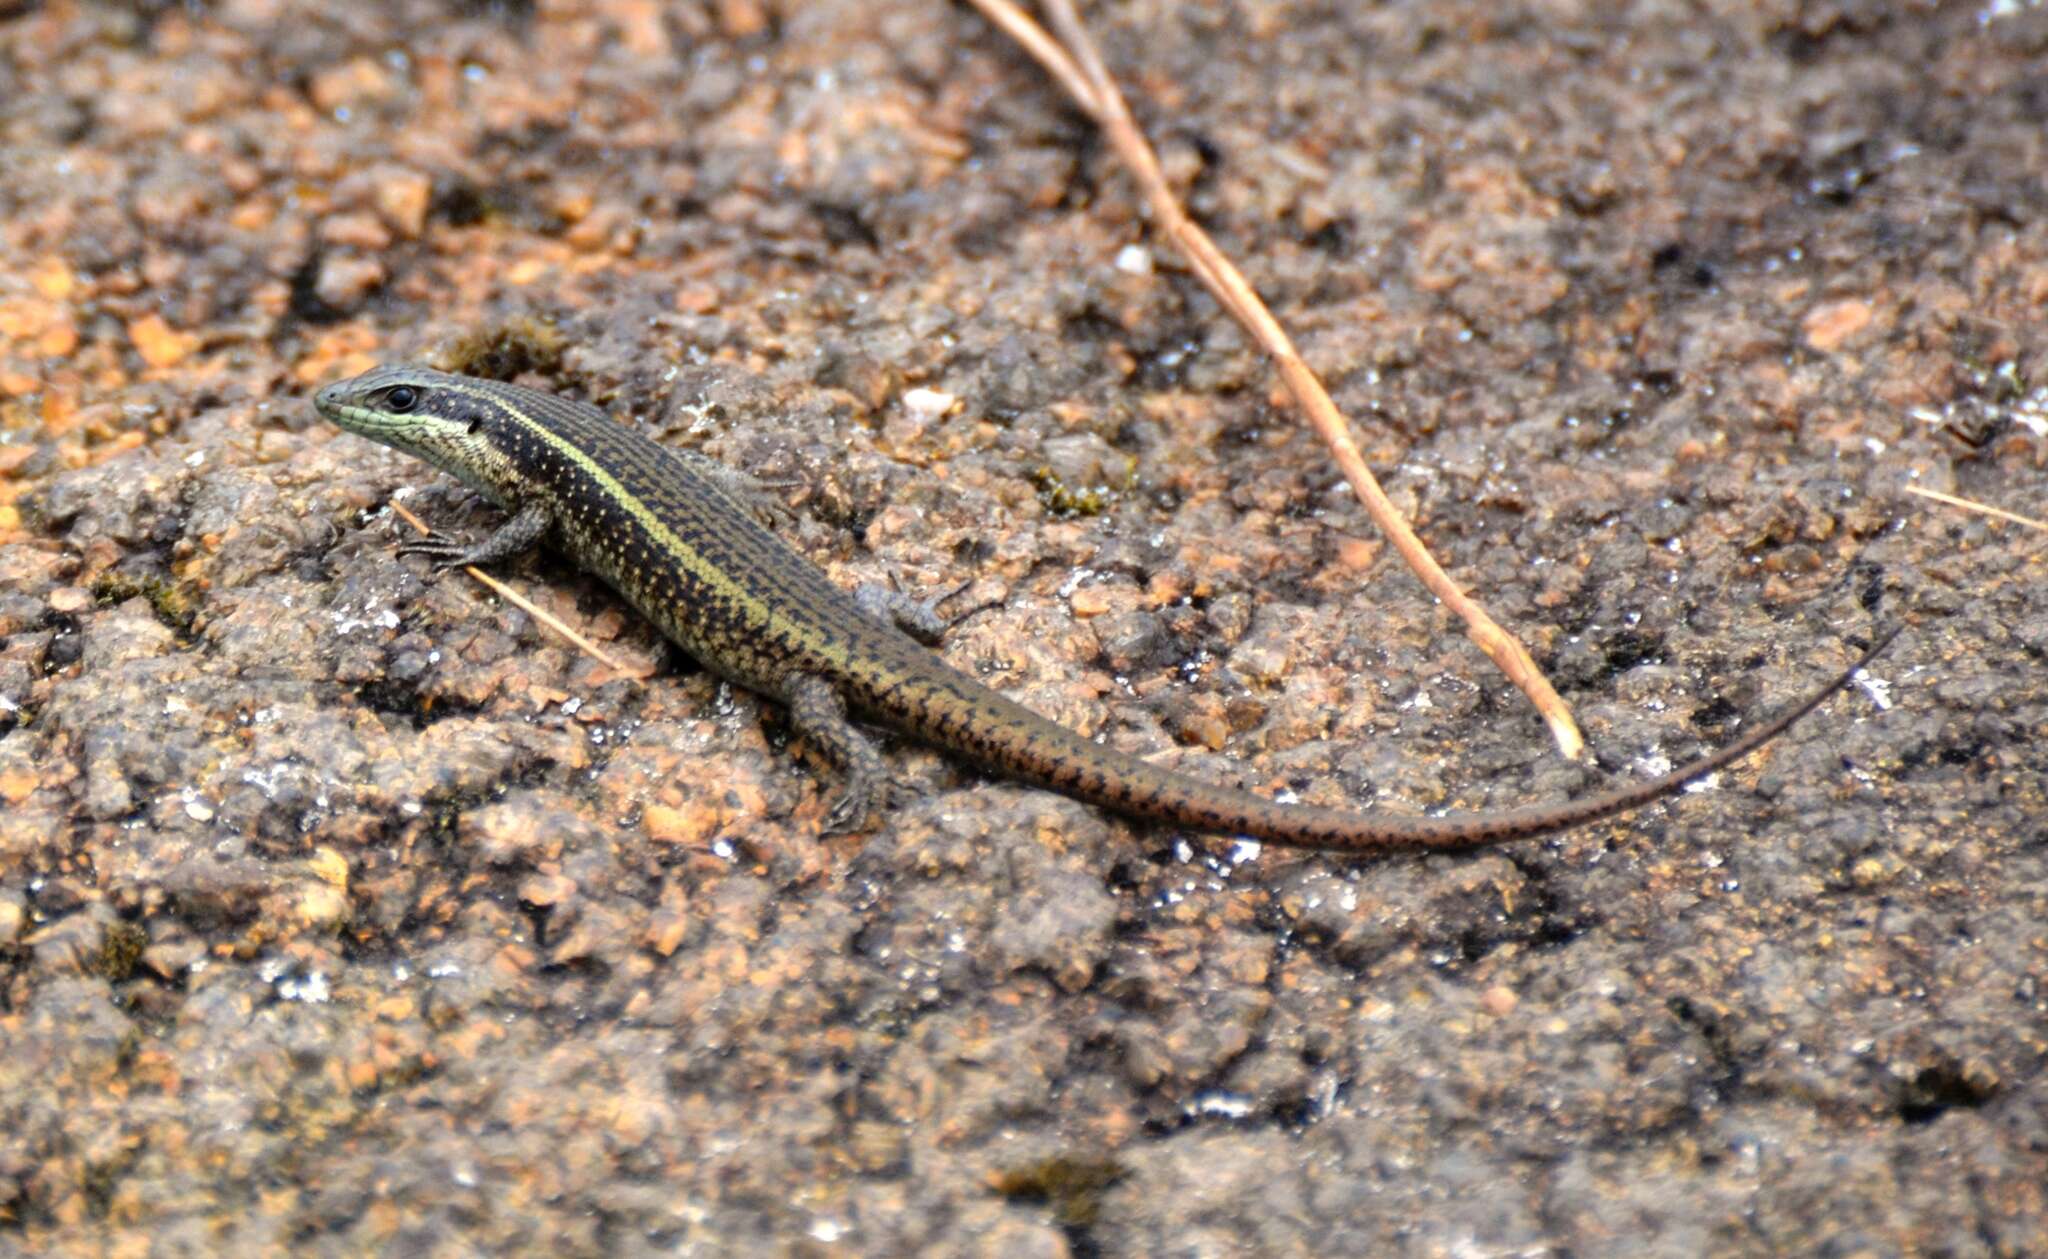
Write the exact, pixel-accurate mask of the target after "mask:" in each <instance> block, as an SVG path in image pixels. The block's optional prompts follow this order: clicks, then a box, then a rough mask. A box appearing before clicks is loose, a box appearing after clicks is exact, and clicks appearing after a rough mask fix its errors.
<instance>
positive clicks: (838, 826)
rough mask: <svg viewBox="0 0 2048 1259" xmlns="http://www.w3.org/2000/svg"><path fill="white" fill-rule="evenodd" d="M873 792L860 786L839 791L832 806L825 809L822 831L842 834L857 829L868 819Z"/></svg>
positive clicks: (871, 806) (830, 833) (829, 833)
mask: <svg viewBox="0 0 2048 1259" xmlns="http://www.w3.org/2000/svg"><path fill="white" fill-rule="evenodd" d="M873 805H874V797H873V792H871V791H869V790H867V789H865V788H861V787H849V788H848V789H847V790H846V791H845V792H843V793H841V795H840V797H839V798H838V799H837V800H834V801H833V802H832V807H831V808H829V809H827V810H825V823H824V826H823V828H822V829H823V832H824V833H825V834H827V835H843V834H845V833H847V832H848V831H853V830H858V829H859V828H860V827H861V826H862V825H863V824H865V823H866V822H867V820H868V813H869V811H870V810H871V809H872V808H873Z"/></svg>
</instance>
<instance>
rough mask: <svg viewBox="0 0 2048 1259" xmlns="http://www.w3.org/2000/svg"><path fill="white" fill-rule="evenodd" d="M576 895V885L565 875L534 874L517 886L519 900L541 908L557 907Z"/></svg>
mask: <svg viewBox="0 0 2048 1259" xmlns="http://www.w3.org/2000/svg"><path fill="white" fill-rule="evenodd" d="M575 894H576V884H575V883H574V882H572V881H571V880H570V879H569V878H568V877H567V876H566V875H560V874H536V875H534V876H532V877H531V878H529V879H526V880H524V881H523V882H521V883H520V885H519V899H520V900H522V901H525V902H526V903H527V904H529V905H538V906H541V907H543V908H545V907H547V906H550V905H559V904H561V903H562V902H563V901H565V900H568V899H569V898H570V897H571V896H574V895H575Z"/></svg>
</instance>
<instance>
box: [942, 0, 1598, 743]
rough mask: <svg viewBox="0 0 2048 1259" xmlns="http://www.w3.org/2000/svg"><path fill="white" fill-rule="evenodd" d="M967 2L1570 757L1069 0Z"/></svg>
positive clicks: (1552, 717) (1564, 731) (1526, 670)
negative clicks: (1026, 65) (1185, 268)
mask: <svg viewBox="0 0 2048 1259" xmlns="http://www.w3.org/2000/svg"><path fill="white" fill-rule="evenodd" d="M970 3H972V4H973V5H974V7H975V8H976V9H977V10H979V11H980V12H981V14H982V15H983V16H984V17H986V18H987V19H988V20H989V21H990V22H993V23H994V24H995V25H996V26H997V27H998V28H1000V29H1001V30H1002V31H1003V32H1004V33H1005V34H1007V35H1009V36H1010V37H1011V38H1012V39H1014V40H1016V41H1017V43H1018V44H1019V45H1020V46H1021V47H1022V48H1023V49H1024V50H1025V51H1026V52H1028V53H1030V54H1031V56H1032V57H1033V58H1034V59H1035V60H1036V61H1037V62H1038V63H1039V64H1040V65H1041V66H1043V67H1044V68H1045V70H1046V72H1047V73H1048V74H1050V75H1051V76H1052V77H1053V78H1054V79H1055V80H1057V81H1058V83H1059V84H1060V86H1061V87H1062V88H1064V89H1065V90H1066V92H1067V94H1068V95H1069V96H1071V97H1072V98H1073V99H1074V101H1075V103H1076V104H1078V105H1079V106H1080V107H1081V109H1082V110H1083V111H1085V112H1086V113H1087V114H1088V116H1089V117H1090V118H1092V119H1093V120H1094V121H1095V123H1096V125H1097V126H1099V127H1101V128H1102V130H1103V134H1104V135H1105V136H1107V137H1108V139H1109V142H1110V147H1111V148H1113V149H1114V150H1115V151H1116V154H1117V156H1118V158H1120V159H1121V160H1122V161H1123V163H1124V165H1125V166H1126V167H1128V168H1129V169H1130V171H1131V173H1132V175H1133V176H1134V177H1135V178H1136V179H1137V181H1138V184H1139V186H1140V188H1141V189H1142V190H1143V192H1144V195H1145V200H1146V203H1147V205H1148V206H1149V207H1150V209H1151V212H1152V218H1153V223H1154V225H1155V227H1156V229H1157V230H1158V232H1159V233H1160V234H1161V235H1162V236H1164V237H1166V239H1167V240H1169V241H1171V242H1172V243H1173V245H1174V247H1175V248H1176V249H1178V250H1179V251H1180V252H1181V254H1182V255H1183V256H1184V257H1185V258H1186V259H1187V261H1188V264H1189V266H1190V268H1191V269H1192V270H1193V272H1194V273H1195V275H1196V277H1197V278H1199V279H1200V280H1201V281H1202V283H1203V284H1204V285H1205V286H1206V287H1207V288H1208V289H1209V291H1210V293H1212V294H1213V295H1214V296H1215V298H1216V300H1217V301H1218V302H1220V303H1221V304H1222V305H1223V307H1224V309H1225V310H1228V311H1229V312H1230V314H1231V317H1232V318H1234V319H1236V320H1237V322H1238V323H1239V324H1241V325H1242V326H1243V327H1244V329H1245V330H1246V331H1247V332H1248V333H1250V334H1251V335H1252V337H1253V338H1255V339H1256V340H1257V341H1258V343H1259V344H1260V345H1261V346H1262V347H1263V348H1264V349H1265V351H1266V353H1267V354H1268V355H1270V356H1271V357H1272V359H1273V363H1274V366H1275V367H1276V368H1278V370H1279V372H1280V378H1281V380H1282V381H1283V382H1285V384H1286V385H1287V388H1288V391H1289V392H1290V393H1292V394H1293V395H1294V398H1295V400H1296V401H1297V402H1298V403H1299V404H1300V406H1301V408H1302V412H1303V414H1305V415H1306V416H1307V417H1308V421H1309V423H1310V425H1312V426H1313V427H1314V429H1315V430H1316V434H1317V435H1318V436H1319V437H1321V438H1322V440H1323V444H1324V445H1325V446H1326V447H1328V448H1329V451H1330V453H1331V456H1332V457H1333V458H1334V459H1335V460H1336V462H1337V466H1338V468H1339V469H1341V470H1342V471H1343V473H1344V476H1345V478H1346V479H1347V480H1349V481H1350V482H1351V487H1352V489H1353V491H1354V492H1355V493H1356V494H1357V495H1358V499H1359V501H1360V502H1361V503H1362V504H1364V506H1365V510H1366V514H1367V515H1368V516H1370V517H1371V518H1372V521H1373V523H1374V524H1375V525H1377V526H1378V527H1379V529H1380V530H1381V532H1383V533H1384V534H1386V536H1387V537H1388V538H1389V539H1390V540H1391V541H1392V542H1393V544H1394V549H1395V550H1396V551H1398V552H1400V555H1401V558H1402V559H1403V560H1404V561H1406V562H1407V564H1408V567H1409V569H1410V570H1412V571H1413V572H1414V573H1415V575H1416V576H1417V577H1418V578H1420V579H1421V581H1422V584H1423V585H1424V586H1426V587H1428V589H1429V591H1430V593H1432V594H1434V595H1436V597H1437V598H1439V599H1441V600H1442V601H1443V603H1444V606H1446V607H1448V608H1449V609H1450V610H1451V611H1452V612H1454V613H1456V614H1457V615H1458V616H1459V618H1460V619H1462V620H1463V621H1464V622H1465V626H1466V633H1467V634H1469V635H1470V636H1471V638H1472V641H1473V642H1475V643H1476V644H1478V646H1479V649H1480V650H1481V651H1484V652H1485V653H1486V654H1487V655H1488V656H1489V657H1490V658H1491V659H1492V660H1493V662H1494V664H1495V665H1496V666H1498V667H1499V668H1500V670H1501V672H1503V673H1505V674H1506V675H1507V677H1508V679H1509V680H1510V681H1512V682H1513V683H1514V684H1515V685H1516V686H1517V687H1519V688H1520V689H1521V691H1522V693H1523V694H1525V695H1527V696H1528V697H1529V700H1530V702H1531V703H1533V704H1534V705H1535V706H1536V710H1537V711H1538V712H1539V713H1541V714H1542V716H1543V720H1544V721H1545V722H1546V723H1547V724H1548V725H1549V727H1550V733H1551V737H1552V738H1553V739H1554V740H1555V741H1556V743H1557V746H1558V750H1559V751H1561V752H1563V753H1564V754H1565V755H1566V756H1567V757H1576V756H1578V754H1579V752H1580V751H1581V750H1582V749H1583V747H1584V746H1585V740H1584V739H1583V738H1582V737H1581V736H1580V734H1579V729H1578V724H1577V723H1576V722H1574V721H1573V720H1572V715H1571V710H1570V709H1569V708H1567V707H1566V705H1565V702H1564V700H1563V699H1561V698H1559V696H1558V694H1557V691H1556V690H1555V689H1554V688H1552V687H1551V685H1550V682H1549V680H1548V679H1546V678H1545V677H1544V676H1543V674H1542V672H1541V671H1540V670H1538V669H1537V667H1536V662H1535V661H1534V660H1532V659H1530V657H1529V653H1528V652H1527V651H1526V650H1525V649H1524V648H1523V647H1522V645H1521V644H1520V643H1519V642H1517V641H1516V640H1515V639H1514V638H1513V637H1511V636H1510V635H1509V634H1508V633H1507V631H1506V630H1503V629H1502V628H1501V627H1500V626H1499V625H1497V624H1495V623H1494V621H1493V618H1491V617H1489V616H1488V615H1487V614H1486V612H1485V610H1484V609H1482V608H1481V607H1480V606H1479V605H1478V604H1477V603H1474V602H1473V601H1472V600H1471V599H1470V598H1468V597H1466V595H1465V592H1464V591H1462V590H1460V589H1459V588H1458V586H1457V585H1456V583H1454V582H1452V580H1451V579H1450V576H1449V575H1448V574H1446V573H1445V572H1444V571H1443V569H1442V568H1441V567H1440V566H1438V564H1437V562H1436V560H1435V559H1433V558H1432V557H1431V556H1430V554H1429V551H1428V548H1426V547H1425V546H1423V544H1422V540H1421V539H1420V538H1418V537H1416V536H1415V531H1414V530H1413V529H1411V528H1409V526H1408V522H1407V521H1406V520H1405V519H1403V518H1402V516H1401V513H1400V511H1399V510H1398V509H1397V508H1396V507H1395V506H1394V504H1393V503H1392V502H1391V501H1389V500H1388V498H1387V496H1386V493H1385V492H1384V491H1383V490H1381V489H1380V486H1379V482H1378V481H1377V480H1376V479H1375V478H1374V477H1373V475H1372V471H1371V469H1370V468H1368V467H1367V466H1366V462H1365V456H1364V455H1363V454H1362V453H1361V452H1360V451H1359V449H1358V444H1357V443H1356V442H1355V441H1353V440H1352V437H1351V425H1350V422H1349V421H1348V420H1346V419H1345V418H1344V415H1343V414H1342V413H1341V412H1339V411H1338V410H1337V404H1336V403H1335V402H1333V401H1331V399H1330V395H1329V392H1328V391H1327V390H1325V389H1324V388H1323V385H1322V382H1321V381H1320V380H1318V379H1317V378H1316V375H1315V373H1314V372H1312V371H1310V370H1309V367H1308V364H1307V363H1305V362H1303V361H1302V358H1301V355H1300V353H1299V352H1298V351H1297V350H1296V349H1295V348H1294V342H1293V341H1292V340H1291V339H1290V338H1289V337H1288V335H1287V332H1286V330H1285V329H1283V328H1282V327H1281V326H1280V321H1279V320H1277V319H1275V318H1274V317H1273V313H1272V311H1270V310H1268V309H1267V307H1266V304H1265V303H1264V302H1263V301H1261V300H1260V299H1259V295H1258V294H1257V292H1255V291H1254V290H1253V289H1252V286H1251V284H1250V283H1249V282H1248V281H1246V279H1245V278H1244V275H1243V274H1242V273H1241V272H1240V271H1238V269H1237V268H1236V267H1235V266H1234V265H1232V264H1231V261H1230V259H1229V258H1227V257H1226V256H1224V253H1223V251H1222V250H1221V249H1218V248H1217V247H1216V243H1215V242H1214V241H1212V240H1210V239H1209V235H1208V233H1207V232H1204V231H1203V230H1202V229H1201V227H1199V226H1198V225H1197V224H1196V223H1195V222H1194V220H1192V219H1190V218H1189V217H1188V216H1187V212H1186V211H1185V210H1183V209H1182V208H1181V205H1180V203H1179V201H1178V200H1176V199H1175V198H1174V195H1173V191H1172V189H1171V188H1169V187H1168V186H1167V182H1166V176H1165V174H1164V172H1163V171H1162V170H1161V169H1160V166H1159V159H1158V157H1157V156H1156V155H1155V154H1154V153H1153V151H1152V147H1151V145H1150V144H1148V143H1147V142H1146V140H1145V137H1144V134H1143V133H1142V132H1141V131H1140V130H1139V129H1138V124H1137V122H1136V121H1135V120H1134V119H1133V118H1132V117H1131V112H1130V108H1129V106H1128V105H1127V104H1126V103H1125V101H1124V97H1123V93H1122V92H1120V91H1119V90H1118V89H1117V86H1116V82H1115V80H1113V79H1112V78H1111V77H1110V74H1109V71H1108V70H1107V69H1106V68H1105V67H1104V66H1103V64H1102V58H1101V57H1100V55H1098V54H1097V52H1096V51H1095V46H1094V43H1093V41H1091V40H1090V39H1089V38H1088V33H1087V30H1086V29H1085V28H1084V27H1083V26H1082V24H1081V19H1080V17H1079V15H1078V14H1076V13H1075V11H1074V7H1073V4H1072V2H1071V0H1043V3H1044V7H1045V11H1046V14H1047V16H1048V18H1049V20H1050V21H1051V24H1052V26H1053V28H1054V29H1055V30H1057V31H1058V32H1059V36H1060V37H1059V39H1054V38H1053V37H1052V36H1051V35H1049V34H1047V33H1046V31H1045V29H1044V28H1043V27H1041V26H1040V25H1039V24H1038V23H1037V22H1035V21H1034V20H1033V19H1032V18H1031V17H1030V16H1029V15H1028V14H1026V13H1025V12H1024V11H1023V10H1022V9H1021V8H1019V7H1018V6H1017V5H1016V4H1015V3H1013V2H1012V0H970Z"/></svg>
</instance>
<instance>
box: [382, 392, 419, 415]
mask: <svg viewBox="0 0 2048 1259" xmlns="http://www.w3.org/2000/svg"><path fill="white" fill-rule="evenodd" d="M419 404H420V392H419V390H417V389H414V388H413V387H412V386H411V385H400V386H399V387H398V388H396V389H393V390H392V391H391V392H390V393H387V394H385V395H384V405H385V406H386V407H388V408H390V409H391V410H392V411H395V412H397V413H398V414H399V415H404V414H405V413H406V412H408V411H410V410H412V409H413V408H414V407H416V406H418V405H419Z"/></svg>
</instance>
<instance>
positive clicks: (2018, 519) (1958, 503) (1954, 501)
mask: <svg viewBox="0 0 2048 1259" xmlns="http://www.w3.org/2000/svg"><path fill="white" fill-rule="evenodd" d="M1906 493H1908V494H1918V495H1919V496H1920V497H1922V498H1931V499H1933V500H1934V501H1935V502H1937V503H1947V504H1948V505H1949V506H1950V507H1960V508H1962V509H1963V510H1964V511H1973V512H1976V513H1978V514H1979V515H1984V516H1996V517H1997V518H1998V519H2000V520H2010V521H2012V522H2013V523H2014V524H2016V525H2025V526H2026V527H2027V528H2029V529H2039V530H2040V531H2041V532H2043V533H2048V521H2040V520H2035V519H2034V518H2033V517H2032V516H2022V515H2020V514H2019V513H2017V512H2009V511H2006V510H2005V509H2004V508H2002V507H1993V506H1991V505H1989V504H1988V503H1979V502H1975V501H1973V500H1971V499H1967V498H1957V497H1956V496H1955V495H1953V494H1944V493H1942V492H1941V491H1940V490H1929V489H1923V488H1921V487H1920V486H1917V485H1909V486H1907V487H1906Z"/></svg>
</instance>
